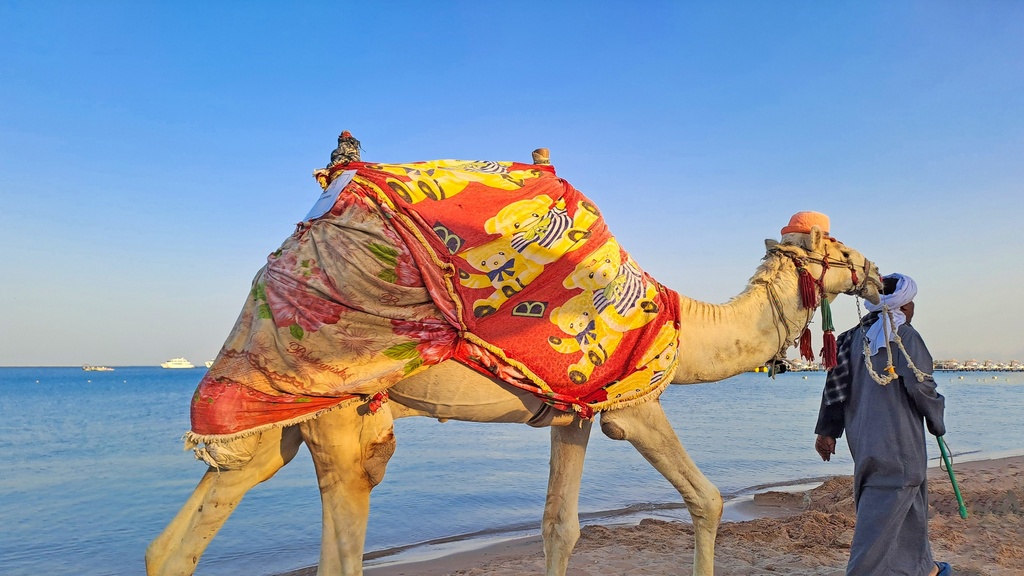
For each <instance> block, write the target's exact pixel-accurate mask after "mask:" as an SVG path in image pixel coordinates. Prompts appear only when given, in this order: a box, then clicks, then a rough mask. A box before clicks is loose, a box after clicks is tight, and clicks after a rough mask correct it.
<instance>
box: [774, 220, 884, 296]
mask: <svg viewBox="0 0 1024 576" xmlns="http://www.w3.org/2000/svg"><path fill="white" fill-rule="evenodd" d="M783 230H785V229H783ZM765 246H766V247H767V248H768V252H777V253H781V254H784V255H786V256H787V257H789V258H790V259H791V260H792V261H793V262H794V263H795V264H796V265H797V267H798V268H800V267H803V268H806V269H807V271H808V272H809V273H810V275H811V278H813V279H814V280H815V282H816V283H818V285H819V286H820V287H821V288H822V289H823V291H824V293H825V296H826V297H827V298H828V299H829V300H832V299H833V298H835V296H836V295H838V294H851V295H857V296H860V297H861V298H864V299H865V300H867V301H868V302H871V303H873V304H877V303H878V302H879V290H881V288H882V280H881V278H880V277H879V274H878V267H877V266H875V265H874V263H872V262H871V261H870V260H868V259H867V258H865V257H864V255H863V254H861V253H860V252H858V251H856V250H854V249H853V248H850V247H848V246H846V245H845V244H843V243H842V242H840V241H838V240H836V239H835V238H832V237H830V236H829V235H828V233H827V232H826V231H823V230H822V229H821V228H820V227H819V226H816V225H812V226H811V227H810V231H808V232H787V233H785V234H783V235H782V242H777V241H775V240H770V239H769V240H765Z"/></svg>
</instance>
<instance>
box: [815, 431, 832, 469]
mask: <svg viewBox="0 0 1024 576" xmlns="http://www.w3.org/2000/svg"><path fill="white" fill-rule="evenodd" d="M814 449H815V450H817V451H818V455H819V456H821V459H822V460H824V461H825V462H828V461H829V460H830V459H831V458H832V455H833V454H835V453H836V439H835V438H833V437H831V436H822V435H821V434H818V438H817V439H816V440H815V441H814Z"/></svg>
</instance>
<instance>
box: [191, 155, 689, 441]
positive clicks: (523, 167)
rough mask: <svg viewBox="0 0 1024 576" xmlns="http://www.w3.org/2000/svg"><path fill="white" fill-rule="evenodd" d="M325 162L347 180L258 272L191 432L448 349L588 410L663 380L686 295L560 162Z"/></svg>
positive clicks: (326, 392) (306, 413)
mask: <svg viewBox="0 0 1024 576" xmlns="http://www.w3.org/2000/svg"><path fill="white" fill-rule="evenodd" d="M315 175H316V176H317V178H318V180H319V181H320V183H321V185H322V186H323V187H324V188H325V189H327V190H328V192H330V191H331V188H329V185H330V184H331V183H335V184H336V185H335V186H334V188H338V190H337V191H336V192H337V197H336V198H333V199H332V198H331V197H330V196H328V203H329V205H330V206H331V207H330V209H329V210H328V211H327V212H326V213H324V214H323V215H319V216H317V215H316V214H314V215H313V216H314V217H313V218H311V219H310V220H307V221H304V222H302V223H300V224H299V225H298V226H297V229H296V231H295V233H294V234H292V236H291V237H289V238H288V239H287V240H286V241H285V242H284V244H283V245H282V246H281V248H279V249H278V250H277V251H275V252H274V253H272V254H271V255H270V256H269V257H268V260H267V264H266V266H264V268H263V269H262V270H260V272H259V273H258V274H257V276H256V278H255V280H254V281H253V285H252V290H251V291H250V294H249V297H248V298H247V300H246V303H245V306H244V307H243V309H242V313H241V315H240V316H239V318H238V321H237V322H236V324H235V327H234V329H233V330H232V332H231V334H230V335H229V337H228V339H227V341H226V342H225V344H224V347H223V349H222V350H221V352H220V354H219V355H218V356H217V359H216V360H215V362H214V364H213V366H212V367H211V368H210V370H209V372H208V373H207V375H206V376H205V377H204V378H203V380H202V382H200V384H199V387H198V389H197V390H196V394H195V396H194V397H193V400H192V430H191V431H190V432H189V434H188V435H187V436H188V437H189V440H190V441H191V442H192V443H196V442H208V441H222V440H225V439H231V438H234V437H239V436H242V435H245V434H248V433H252V432H255V431H259V430H262V429H265V428H266V427H269V426H280V425H286V424H289V423H294V422H299V421H302V420H304V419H308V418H311V417H313V416H315V415H316V414H318V413H319V412H321V411H322V410H325V409H330V408H331V407H333V406H336V405H337V404H338V403H339V402H342V401H345V400H346V399H353V398H359V397H365V396H368V395H374V394H376V393H378V392H380V391H382V390H386V389H387V388H388V387H390V386H391V385H393V384H394V383H396V382H398V381H399V380H401V379H402V378H405V377H407V376H409V375H411V374H414V373H416V372H418V371H420V370H423V369H424V368H426V367H427V366H430V365H432V364H436V363H439V362H441V361H444V360H447V359H450V358H454V359H456V360H458V361H460V362H462V363H465V364H466V365H468V366H470V367H473V368H475V369H477V370H480V371H481V372H484V373H487V374H492V375H495V376H497V377H499V378H501V379H502V380H504V381H506V382H509V383H510V384H513V385H515V386H518V387H521V388H524V389H527V390H530V391H532V392H534V393H536V394H537V395H538V396H541V397H542V398H544V399H545V400H546V401H548V402H549V403H550V404H552V405H554V406H556V407H558V408H560V409H563V410H575V411H577V412H579V413H580V414H581V415H583V416H585V417H590V416H592V415H593V413H594V412H595V411H599V410H603V409H608V408H613V407H615V406H618V405H626V404H628V403H633V402H637V401H641V400H643V399H644V398H646V397H647V396H648V395H649V394H651V393H652V392H655V391H659V390H661V389H662V388H663V387H664V386H665V385H666V384H667V383H668V380H669V378H666V377H665V376H666V375H667V374H671V372H672V371H673V370H674V368H675V362H676V346H677V344H678V329H679V313H678V297H677V296H676V295H675V294H674V293H672V292H671V291H670V290H668V289H666V288H664V287H663V286H661V285H660V284H658V283H657V282H656V281H654V279H653V278H651V277H650V276H648V275H647V274H646V273H644V272H643V271H642V270H641V269H640V268H639V266H637V265H636V263H635V262H634V261H633V260H632V259H631V258H630V257H629V255H628V254H627V253H626V252H625V251H624V250H623V249H622V248H621V247H620V246H619V245H618V244H617V242H616V241H615V238H614V237H613V236H612V235H611V234H610V233H609V232H608V229H607V227H606V226H605V223H604V219H603V218H601V215H600V212H599V211H598V209H597V207H596V206H594V204H593V203H592V202H590V200H588V199H587V198H586V197H585V196H583V195H582V194H581V193H579V191H577V190H576V189H574V188H573V187H572V186H570V185H569V184H568V183H566V182H565V181H563V180H561V179H559V178H558V177H557V176H556V175H555V173H554V170H553V168H551V167H550V166H535V165H529V164H518V163H511V162H471V161H458V160H439V161H433V162H420V163H413V164H368V163H359V162H353V163H349V164H343V165H340V166H336V167H333V168H332V169H331V170H321V171H317V172H316V173H315ZM335 180H337V182H335ZM330 202H333V204H330Z"/></svg>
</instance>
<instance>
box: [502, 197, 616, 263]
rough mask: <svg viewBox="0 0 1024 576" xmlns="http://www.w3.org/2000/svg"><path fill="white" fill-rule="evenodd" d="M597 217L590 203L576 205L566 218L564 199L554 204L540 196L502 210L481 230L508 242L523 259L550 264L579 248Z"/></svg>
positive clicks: (594, 208) (520, 201) (514, 203)
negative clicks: (570, 214)
mask: <svg viewBox="0 0 1024 576" xmlns="http://www.w3.org/2000/svg"><path fill="white" fill-rule="evenodd" d="M599 217H600V213H599V212H598V210H597V207H596V206H594V205H593V204H591V203H590V202H585V201H580V202H579V203H578V204H577V206H576V212H575V213H574V214H573V215H572V216H569V211H568V210H567V209H566V205H565V200H564V199H562V198H559V199H558V201H557V202H556V201H553V200H552V199H551V197H550V196H547V195H546V194H541V195H539V196H536V197H534V198H529V199H526V200H519V201H518V202H513V203H511V204H509V205H508V206H505V207H504V208H502V209H501V210H500V211H499V212H498V213H497V214H495V215H494V216H493V217H492V218H490V219H488V220H487V222H485V223H484V230H485V231H486V232H487V233H488V234H501V235H502V237H503V238H509V239H510V241H511V242H512V247H513V248H515V249H516V251H517V252H519V253H520V254H522V255H523V256H525V257H526V258H529V259H530V260H532V261H534V262H536V263H538V264H550V263H552V262H554V261H555V260H558V259H559V258H561V257H562V255H564V254H565V253H567V252H570V251H572V250H576V249H577V248H579V247H580V246H582V245H583V243H584V241H585V240H586V239H587V238H588V237H590V230H589V228H590V227H591V226H592V225H593V224H594V222H596V221H597V220H598V218H599Z"/></svg>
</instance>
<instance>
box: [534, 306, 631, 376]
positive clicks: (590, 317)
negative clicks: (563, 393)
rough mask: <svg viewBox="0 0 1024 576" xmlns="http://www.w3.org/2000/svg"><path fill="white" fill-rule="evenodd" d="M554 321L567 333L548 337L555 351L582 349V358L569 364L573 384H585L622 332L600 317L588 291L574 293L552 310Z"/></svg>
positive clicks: (575, 351) (569, 352) (576, 350)
mask: <svg viewBox="0 0 1024 576" xmlns="http://www.w3.org/2000/svg"><path fill="white" fill-rule="evenodd" d="M551 322H553V323H554V324H555V325H556V326H558V327H559V328H560V329H561V330H562V332H564V333H565V334H566V336H567V337H561V336H549V337H548V344H550V345H551V347H552V348H554V349H555V351H556V352H559V353H562V354H574V353H577V352H582V355H581V356H580V359H579V360H577V361H576V362H574V363H573V364H571V365H570V366H569V368H568V375H569V380H571V381H572V382H573V383H574V384H583V383H584V382H586V381H587V380H589V379H590V375H591V374H592V373H593V372H594V368H595V367H597V366H600V365H602V364H604V363H605V362H606V361H607V360H608V358H609V357H610V356H611V355H612V353H614V352H615V349H616V348H617V347H618V346H619V342H620V341H621V340H622V335H621V334H620V333H619V332H617V331H615V330H613V329H611V328H610V327H609V326H608V325H606V324H605V323H604V322H603V321H602V320H601V317H600V315H599V314H598V313H597V309H596V308H594V303H593V300H592V299H591V298H590V295H589V294H578V295H576V296H573V297H572V298H570V299H569V300H567V301H566V302H565V304H563V305H561V306H559V307H557V308H555V309H554V310H552V311H551Z"/></svg>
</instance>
